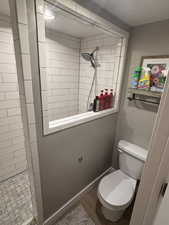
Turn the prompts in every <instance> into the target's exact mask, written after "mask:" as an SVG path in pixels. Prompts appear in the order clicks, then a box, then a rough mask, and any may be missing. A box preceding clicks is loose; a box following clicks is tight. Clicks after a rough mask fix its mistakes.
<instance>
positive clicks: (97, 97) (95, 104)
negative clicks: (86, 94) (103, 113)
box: [93, 96, 100, 112]
mask: <svg viewBox="0 0 169 225" xmlns="http://www.w3.org/2000/svg"><path fill="white" fill-rule="evenodd" d="M99 102H100V101H99V96H96V97H95V99H94V104H93V111H94V112H98V111H99V106H100V104H99Z"/></svg>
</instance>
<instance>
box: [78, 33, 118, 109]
mask: <svg viewBox="0 0 169 225" xmlns="http://www.w3.org/2000/svg"><path fill="white" fill-rule="evenodd" d="M96 46H98V47H99V51H98V52H97V61H98V64H99V66H98V69H97V71H98V72H97V77H98V79H97V84H98V88H97V94H99V93H100V90H102V89H103V90H104V89H105V88H108V89H111V88H113V89H114V90H116V89H117V86H118V84H119V81H118V80H117V73H118V65H119V55H120V49H121V39H120V38H119V37H118V36H110V35H107V34H100V35H97V36H90V37H87V38H83V39H81V49H80V52H92V51H93V50H94V49H95V48H96ZM93 74H94V69H93V68H92V66H91V65H90V63H89V62H87V61H85V60H84V59H83V58H82V57H80V75H79V76H80V78H79V113H83V112H86V108H87V99H88V94H89V91H90V87H91V84H92V79H93ZM93 90H94V89H93ZM93 99H94V92H92V97H91V101H92V100H93Z"/></svg>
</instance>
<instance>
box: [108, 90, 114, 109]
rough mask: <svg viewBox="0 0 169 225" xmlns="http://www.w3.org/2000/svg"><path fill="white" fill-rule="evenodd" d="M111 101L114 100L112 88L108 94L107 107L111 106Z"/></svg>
mask: <svg viewBox="0 0 169 225" xmlns="http://www.w3.org/2000/svg"><path fill="white" fill-rule="evenodd" d="M113 101H114V96H113V89H110V94H109V108H112V107H113Z"/></svg>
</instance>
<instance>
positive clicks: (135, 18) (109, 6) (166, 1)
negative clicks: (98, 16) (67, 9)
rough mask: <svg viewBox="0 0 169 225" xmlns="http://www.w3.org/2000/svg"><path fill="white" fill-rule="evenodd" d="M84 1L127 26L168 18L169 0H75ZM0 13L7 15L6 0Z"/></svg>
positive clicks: (2, 0)
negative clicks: (96, 6)
mask: <svg viewBox="0 0 169 225" xmlns="http://www.w3.org/2000/svg"><path fill="white" fill-rule="evenodd" d="M75 1H77V2H78V3H83V4H84V2H85V4H86V5H88V8H89V7H90V5H91V10H92V6H93V5H92V2H93V3H94V4H97V5H98V6H99V7H100V8H102V9H104V10H106V11H108V12H109V13H111V14H113V15H114V16H116V17H117V18H119V19H120V20H121V21H123V22H124V23H125V24H128V25H129V26H138V25H142V24H146V23H153V22H157V21H161V20H166V19H169V0H85V1H84V0H75ZM0 14H1V15H9V14H10V13H9V5H8V0H0Z"/></svg>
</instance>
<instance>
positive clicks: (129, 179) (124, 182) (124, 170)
mask: <svg viewBox="0 0 169 225" xmlns="http://www.w3.org/2000/svg"><path fill="white" fill-rule="evenodd" d="M118 151H119V167H120V169H119V170H116V171H115V172H111V173H110V174H108V175H106V176H105V177H103V178H102V179H101V181H100V183H99V186H98V191H97V195H98V199H99V201H100V203H101V204H102V207H101V210H102V213H103V215H104V217H105V218H106V219H108V220H110V221H112V222H115V221H117V220H119V219H120V218H121V217H122V215H123V213H124V211H125V209H127V207H128V206H129V205H130V203H131V202H132V199H133V197H134V194H135V190H136V183H137V180H138V179H140V176H141V172H142V168H143V165H144V162H145V160H146V157H147V151H146V150H145V149H143V148H141V147H139V146H137V145H134V144H131V143H129V142H127V141H123V140H122V141H120V142H119V144H118Z"/></svg>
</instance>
